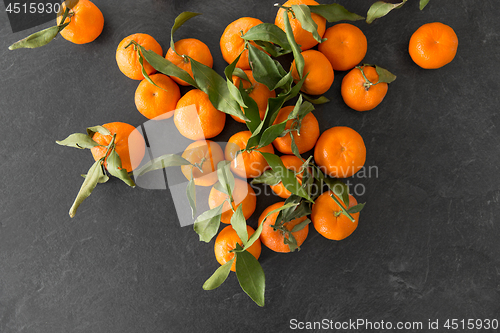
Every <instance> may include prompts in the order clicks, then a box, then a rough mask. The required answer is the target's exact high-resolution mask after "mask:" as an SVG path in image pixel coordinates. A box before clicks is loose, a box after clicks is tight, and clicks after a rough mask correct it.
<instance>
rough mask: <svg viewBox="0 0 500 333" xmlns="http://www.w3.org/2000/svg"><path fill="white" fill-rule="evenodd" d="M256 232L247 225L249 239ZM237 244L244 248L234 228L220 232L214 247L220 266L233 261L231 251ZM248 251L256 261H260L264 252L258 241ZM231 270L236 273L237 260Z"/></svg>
mask: <svg viewBox="0 0 500 333" xmlns="http://www.w3.org/2000/svg"><path fill="white" fill-rule="evenodd" d="M254 232H255V230H254V229H253V228H252V227H251V226H249V225H247V233H248V237H250V236H251V235H253V233H254ZM236 243H238V244H240V246H241V247H243V242H242V241H241V239H240V237H238V234H237V233H236V231H235V230H234V229H233V226H231V225H228V226H226V227H225V228H224V229H222V230H221V231H220V232H219V234H218V235H217V238H216V239H215V245H214V252H215V259H217V261H218V262H219V264H221V265H224V264H225V263H226V262H228V261H230V260H231V259H233V257H234V253H233V252H231V251H232V250H234V249H235V248H236ZM247 251H248V252H249V253H250V254H252V255H253V256H254V257H255V259H259V257H260V252H261V251H262V245H261V244H260V240H259V239H257V240H256V241H255V242H254V243H253V244H252V245H251V246H250V247H249V248H248V249H247ZM231 270H232V271H233V272H235V271H236V260H235V261H234V262H233V264H232V266H231Z"/></svg>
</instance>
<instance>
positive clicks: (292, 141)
mask: <svg viewBox="0 0 500 333" xmlns="http://www.w3.org/2000/svg"><path fill="white" fill-rule="evenodd" d="M290 139H291V142H290V147H291V148H292V153H293V154H294V155H295V156H297V157H298V158H300V159H301V160H302V156H300V151H299V148H298V147H297V143H295V137H294V136H293V132H290Z"/></svg>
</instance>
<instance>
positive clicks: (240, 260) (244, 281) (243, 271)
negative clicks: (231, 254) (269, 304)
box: [236, 244, 266, 306]
mask: <svg viewBox="0 0 500 333" xmlns="http://www.w3.org/2000/svg"><path fill="white" fill-rule="evenodd" d="M237 247H239V244H238V245H237ZM236 276H237V277H238V282H239V283H240V286H241V289H243V291H244V292H245V293H246V294H247V295H248V296H250V298H251V299H252V300H253V301H254V302H255V303H256V304H257V305H258V306H264V291H265V290H266V278H265V275H264V270H263V269H262V266H261V265H260V264H259V261H258V260H257V259H255V257H254V256H253V255H252V254H251V253H249V252H247V251H243V252H236Z"/></svg>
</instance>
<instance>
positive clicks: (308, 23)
mask: <svg viewBox="0 0 500 333" xmlns="http://www.w3.org/2000/svg"><path fill="white" fill-rule="evenodd" d="M292 10H293V12H294V13H295V17H296V18H297V19H298V20H299V22H300V24H301V25H302V29H304V30H306V31H309V32H310V33H312V35H313V37H314V39H315V40H316V41H317V42H318V43H321V42H323V39H321V36H320V35H319V33H318V25H317V24H316V22H314V20H313V19H312V17H311V10H310V9H309V7H308V6H307V5H292Z"/></svg>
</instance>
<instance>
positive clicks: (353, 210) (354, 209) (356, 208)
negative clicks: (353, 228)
mask: <svg viewBox="0 0 500 333" xmlns="http://www.w3.org/2000/svg"><path fill="white" fill-rule="evenodd" d="M364 207H365V203H360V204H357V205H356V206H352V207H351V208H349V209H348V210H347V212H348V213H349V214H356V213H359V212H360V211H361V210H362V209H363V208H364Z"/></svg>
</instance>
